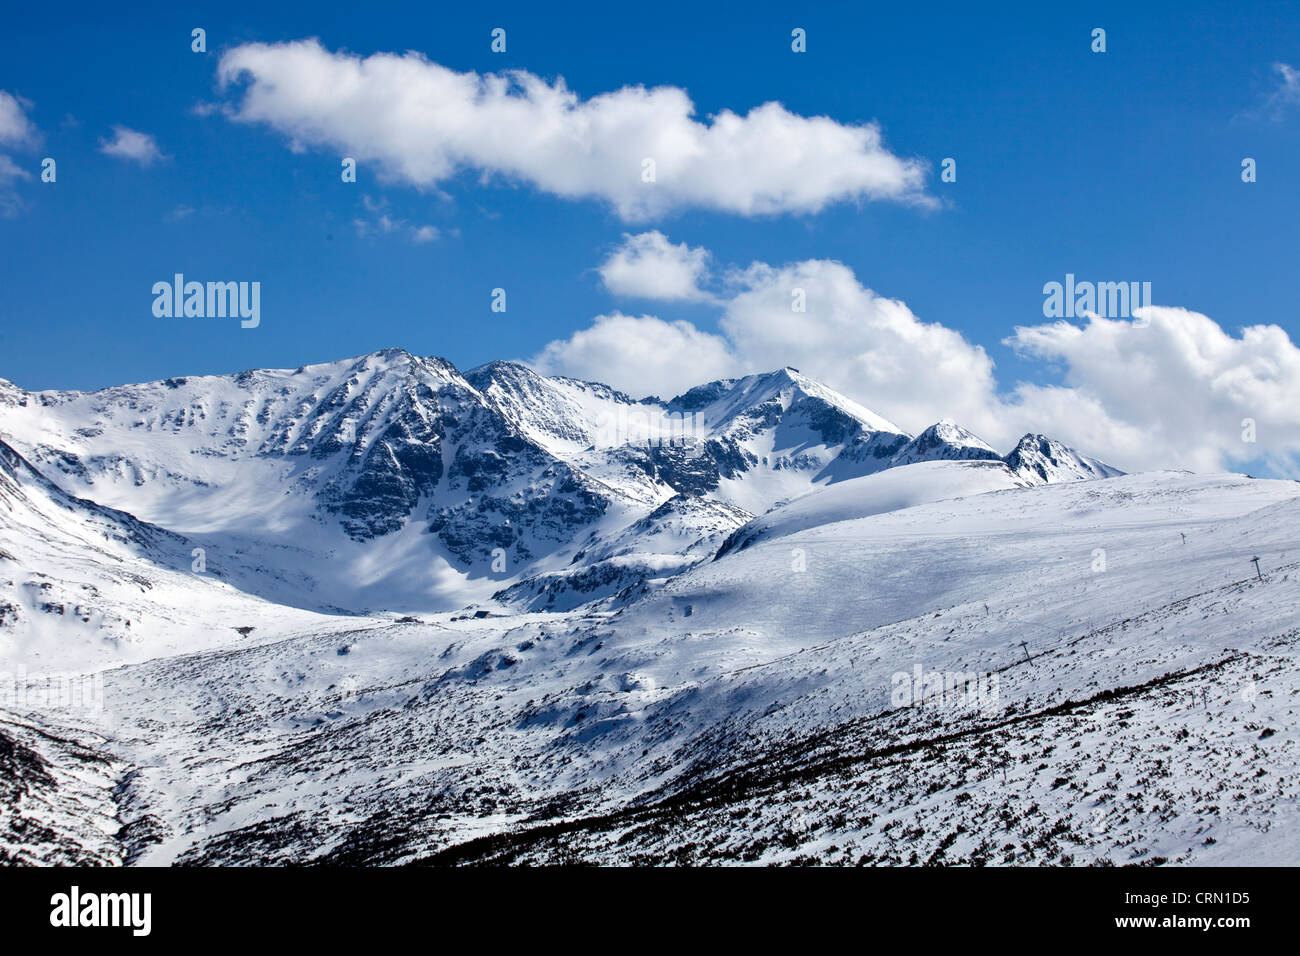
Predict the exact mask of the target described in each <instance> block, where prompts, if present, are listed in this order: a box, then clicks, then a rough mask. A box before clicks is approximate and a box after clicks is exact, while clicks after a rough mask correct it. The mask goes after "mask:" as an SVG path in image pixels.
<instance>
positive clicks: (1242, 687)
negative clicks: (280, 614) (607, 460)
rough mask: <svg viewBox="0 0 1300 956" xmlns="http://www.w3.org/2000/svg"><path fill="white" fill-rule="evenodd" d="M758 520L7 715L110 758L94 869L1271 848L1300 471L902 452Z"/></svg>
mask: <svg viewBox="0 0 1300 956" xmlns="http://www.w3.org/2000/svg"><path fill="white" fill-rule="evenodd" d="M891 483H893V484H894V487H890V484H891ZM849 487H856V488H857V489H859V493H858V494H852V493H850V492H849V491H847V490H844V489H847V488H849ZM909 487H915V488H917V489H919V490H917V491H916V492H915V493H914V494H912V495H911V496H910V497H909V495H908V493H907V489H908V488H909ZM754 527H755V528H756V529H757V530H758V531H759V532H760V533H757V534H756V535H755V536H754V537H753V538H752V540H751V541H750V543H749V545H748V546H747V547H743V548H742V547H735V548H732V549H731V550H729V551H727V552H726V553H723V554H721V555H720V556H719V557H718V558H717V560H706V561H703V562H700V563H696V564H695V565H693V566H691V567H690V568H688V569H686V570H684V571H682V572H681V573H679V574H677V575H675V576H673V577H671V578H670V579H668V580H667V581H666V583H664V584H663V586H662V587H660V588H657V589H652V590H649V591H647V592H646V593H644V594H643V595H642V596H640V597H635V598H633V599H631V600H630V601H628V602H626V603H624V604H623V605H621V607H620V608H619V609H618V610H614V611H593V610H592V609H590V608H585V609H578V610H576V611H574V612H565V613H550V614H542V613H530V614H517V615H512V616H508V617H505V618H497V617H488V618H484V619H471V620H466V619H463V617H462V616H451V615H438V616H430V617H426V618H424V619H423V620H422V621H410V622H405V623H390V624H387V625H384V626H368V627H365V628H357V629H355V630H354V631H351V632H348V633H337V632H336V633H332V634H324V633H321V634H314V635H313V634H302V635H298V636H293V637H289V638H287V639H285V640H281V641H277V642H273V643H271V642H265V643H260V644H257V645H255V646H246V647H234V648H226V649H224V650H221V651H204V652H200V653H196V654H192V655H187V656H184V657H176V658H169V659H158V660H154V661H151V662H146V663H141V664H136V665H132V666H129V667H123V668H119V669H116V670H113V671H109V672H107V673H106V674H105V675H104V681H105V687H104V699H105V701H106V712H105V713H104V714H99V715H96V714H76V713H40V714H30V713H22V714H11V715H10V716H9V717H6V718H3V719H5V720H8V721H9V722H10V723H11V724H12V723H19V722H22V723H31V722H34V721H50V722H57V723H56V725H57V726H58V728H59V734H60V736H61V737H63V738H64V739H67V740H69V741H73V742H75V743H77V744H78V745H79V746H83V747H85V748H86V752H89V753H92V754H98V755H100V756H101V757H102V759H103V760H104V761H106V765H107V766H111V767H112V768H113V769H112V771H111V773H110V774H108V776H110V777H112V778H113V779H114V780H115V781H116V783H115V786H114V787H113V788H112V790H111V791H108V790H107V789H106V787H107V785H106V784H105V790H104V792H106V793H109V794H110V795H109V797H108V799H111V800H112V801H113V803H114V804H115V806H116V810H117V815H118V819H119V820H120V821H121V822H122V823H123V824H124V826H125V829H124V830H123V831H122V835H121V836H120V837H117V838H115V842H116V844H117V845H116V846H108V847H100V848H99V849H98V850H95V852H97V853H99V854H101V855H106V856H112V855H113V854H114V853H116V854H118V855H120V857H121V858H122V859H126V860H131V861H134V862H138V863H170V862H186V863H257V862H289V861H299V862H301V861H315V862H325V863H339V864H358V863H401V862H415V861H424V862H433V863H481V862H493V863H502V862H547V863H556V862H563V861H570V862H571V861H590V862H643V863H649V862H654V863H671V862H733V863H746V862H748V863H783V862H784V863H789V862H806V861H818V862H836V863H855V862H868V863H887V864H888V863H892V864H902V863H914V864H915V863H927V862H933V863H1019V864H1044V863H1058V864H1059V863H1092V862H1104V863H1113V864H1129V863H1137V864H1154V863H1160V862H1164V861H1169V862H1180V863H1235V864H1242V863H1251V864H1262V863H1279V862H1294V860H1295V858H1296V854H1297V852H1300V810H1297V807H1300V773H1298V772H1297V769H1296V768H1297V767H1298V766H1300V721H1298V720H1297V714H1296V710H1297V709H1296V703H1295V702H1296V700H1297V696H1298V695H1300V667H1297V656H1296V651H1297V646H1296V645H1297V640H1298V639H1300V590H1297V583H1298V581H1300V550H1297V546H1296V541H1297V533H1298V532H1300V484H1297V483H1294V482H1283V481H1256V480H1251V479H1248V478H1244V477H1242V476H1233V475H1217V476H1194V475H1186V474H1179V473H1156V474H1149V475H1135V476H1127V477H1120V478H1115V479H1113V480H1109V481H1095V482H1069V483H1061V484H1048V485H1038V484H1032V485H1029V486H1021V480H1020V479H1018V478H1016V477H1015V476H1011V475H1010V474H1009V470H1003V466H1001V465H998V464H997V463H991V462H990V463H984V462H979V461H974V462H936V463H923V464H919V465H912V466H908V468H904V469H897V470H896V473H895V474H891V473H889V472H885V473H883V474H879V475H875V476H872V477H869V478H863V479H859V481H857V482H855V483H852V484H850V483H844V485H841V486H837V487H831V488H829V489H826V490H824V491H822V492H819V493H817V494H816V495H810V496H808V497H807V498H804V499H801V500H800V501H797V502H793V503H791V504H789V505H786V506H784V507H782V508H779V509H777V510H775V511H773V512H772V513H770V514H768V515H765V516H762V517H761V518H759V519H757V520H756V521H755V522H754ZM617 550H618V549H617V548H616V549H615V552H616V551H617ZM611 556H613V553H611ZM1255 557H1258V559H1259V566H1260V573H1259V574H1258V575H1257V574H1256V571H1255V566H1254V563H1253V562H1252V560H1251V559H1252V558H1255ZM453 617H456V618H457V619H453ZM916 674H920V675H922V680H921V681H920V682H919V684H918V683H916V682H914V677H913V675H916ZM935 674H937V675H939V681H938V691H937V693H936V692H935V688H934V686H933V684H932V681H931V677H932V676H933V675H935ZM948 675H958V676H959V677H960V676H962V675H969V677H970V680H971V681H973V682H974V686H976V687H977V688H979V692H978V693H977V694H975V695H974V696H972V695H971V694H970V693H968V692H967V691H968V690H969V686H970V685H969V683H967V682H965V681H964V678H963V681H962V682H959V683H957V684H953V685H952V686H949V685H950V684H952V682H951V681H947V680H946V678H947V676H948ZM958 691H960V692H958ZM2 706H3V705H0V707H2ZM0 716H2V715H0ZM3 731H4V725H3V724H0V732H3ZM24 739H26V740H27V741H28V742H27V743H26V744H25V746H28V747H31V746H32V743H31V740H30V738H24ZM47 750H49V754H48V759H50V760H53V761H55V762H58V761H62V760H71V759H72V757H70V756H66V755H64V756H61V755H60V754H59V753H57V752H55V751H54V749H53V748H48V747H47ZM79 753H80V751H79ZM77 759H84V757H79V758H77ZM41 792H42V794H43V797H42V801H41V802H40V803H39V805H36V804H32V805H30V806H29V805H28V804H25V803H22V802H20V803H19V804H18V805H17V807H16V810H15V811H14V812H16V813H19V814H23V813H27V812H29V810H30V813H31V814H32V816H33V818H34V819H37V818H39V819H41V820H44V821H46V822H47V824H48V823H51V822H52V823H55V824H57V825H58V827H57V829H58V832H60V833H74V832H77V830H78V827H80V826H82V825H83V824H84V820H83V819H82V817H83V816H84V815H86V814H88V813H89V812H90V811H89V810H87V809H83V808H86V807H93V806H96V805H97V804H96V803H95V802H94V801H90V800H83V801H71V800H65V801H60V800H58V799H55V796H54V795H51V793H50V792H49V791H48V788H47V789H46V790H45V791H41ZM87 852H88V853H89V852H90V850H89V849H88V851H87Z"/></svg>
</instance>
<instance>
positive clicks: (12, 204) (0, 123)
mask: <svg viewBox="0 0 1300 956" xmlns="http://www.w3.org/2000/svg"><path fill="white" fill-rule="evenodd" d="M31 106H32V104H31V102H30V101H28V100H25V99H23V98H22V97H19V96H14V95H13V94H12V93H8V92H6V91H5V90H0V145H4V146H9V147H18V148H20V149H21V148H24V147H29V146H32V145H35V144H36V143H37V142H39V141H40V138H41V136H40V132H39V131H38V130H37V129H36V127H35V125H33V123H32V121H31V120H30V119H28V118H27V110H29V109H31ZM31 178H32V174H31V173H29V172H28V171H27V170H25V169H23V168H22V167H21V166H19V165H18V164H17V163H15V162H14V160H13V158H12V157H10V156H8V155H5V154H3V153H0V216H3V217H5V218H8V217H10V216H13V215H16V214H17V212H18V211H19V210H20V209H21V208H22V206H23V203H22V199H21V198H20V197H19V195H18V192H17V190H15V189H14V185H15V184H16V183H17V182H18V180H20V179H31Z"/></svg>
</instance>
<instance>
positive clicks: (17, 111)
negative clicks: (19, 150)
mask: <svg viewBox="0 0 1300 956" xmlns="http://www.w3.org/2000/svg"><path fill="white" fill-rule="evenodd" d="M31 105H32V104H31V103H30V102H29V101H27V100H25V99H22V98H21V97H17V96H14V95H13V94H12V93H8V92H6V91H5V90H0V143H3V144H4V145H6V146H24V145H27V144H29V143H32V142H35V141H36V140H37V139H38V138H39V134H38V133H37V131H36V127H35V126H34V125H33V124H32V121H31V120H30V119H28V118H27V110H29V109H31Z"/></svg>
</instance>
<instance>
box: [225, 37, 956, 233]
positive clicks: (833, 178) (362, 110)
mask: <svg viewBox="0 0 1300 956" xmlns="http://www.w3.org/2000/svg"><path fill="white" fill-rule="evenodd" d="M218 79H219V80H220V82H221V84H222V86H223V88H225V87H227V86H228V85H230V84H235V83H244V84H245V86H244V89H243V96H242V99H241V100H240V101H239V102H238V104H233V105H227V107H226V109H225V113H226V115H227V116H229V117H230V118H232V119H235V120H238V121H243V122H248V123H262V124H266V125H268V126H270V127H271V128H273V129H275V130H278V131H279V132H281V133H282V134H284V135H285V136H287V137H289V139H290V145H291V146H292V147H294V148H305V147H308V146H311V147H321V148H329V149H333V150H335V151H337V152H339V153H341V154H345V155H349V156H353V157H355V158H356V159H358V160H360V161H361V162H370V163H374V164H376V165H377V167H378V168H379V170H380V172H381V173H382V174H383V175H385V176H387V177H390V178H393V179H396V180H400V181H404V182H407V183H410V184H413V185H415V186H419V187H432V186H435V185H436V184H437V183H439V182H442V181H444V180H446V179H448V178H450V177H452V176H454V175H455V174H456V173H457V172H459V171H461V170H473V171H477V172H478V173H479V174H480V175H482V176H492V175H498V176H501V177H504V178H505V179H508V180H511V181H519V182H526V183H530V184H532V185H533V186H535V187H536V188H538V189H540V190H543V191H546V192H549V193H553V194H555V195H558V196H562V197H565V198H569V199H596V200H602V201H604V202H607V203H609V204H610V205H611V206H612V207H613V208H614V209H615V210H616V211H617V213H618V214H619V215H620V216H622V217H623V218H624V219H628V220H643V219H647V218H650V217H653V216H656V215H662V214H664V213H667V212H670V211H673V210H677V209H683V208H690V207H694V208H704V209H714V210H720V211H724V212H730V213H736V214H740V215H745V216H753V215H763V214H774V213H806V212H816V211H818V210H820V209H822V208H823V207H825V206H826V205H828V204H830V203H834V202H840V201H845V200H855V201H861V200H877V199H882V200H883V199H887V200H898V201H904V202H916V203H930V202H932V200H931V198H930V197H928V196H927V194H926V193H925V188H924V181H925V171H926V168H925V164H924V163H922V162H920V161H917V160H914V159H903V158H900V157H898V156H896V155H894V154H893V153H891V152H890V151H889V150H888V149H887V148H886V147H885V145H884V142H883V137H882V135H881V130H880V127H879V126H878V125H877V124H875V123H863V124H845V123H839V122H836V121H835V120H833V119H830V118H829V117H825V116H813V117H805V116H799V115H796V114H794V113H791V112H790V111H789V110H787V109H785V107H783V106H782V105H781V104H779V103H775V102H769V103H764V104H762V105H760V106H757V107H755V108H753V109H751V110H750V111H749V112H748V113H745V114H744V115H741V114H738V113H735V112H732V111H731V110H723V111H721V112H720V113H718V114H717V115H716V116H713V117H711V118H707V119H705V120H703V121H702V120H700V119H697V118H696V116H695V105H694V104H693V103H692V102H691V99H690V97H689V96H688V95H687V94H686V91H685V90H682V89H680V88H677V87H671V86H660V87H655V88H653V89H647V88H645V87H643V86H626V87H622V88H621V89H617V90H614V91H612V92H607V93H601V94H599V95H596V96H593V97H590V98H588V99H583V98H582V97H580V96H578V95H577V94H576V93H574V92H572V91H570V90H569V89H568V88H567V86H566V85H565V83H564V81H563V79H557V80H555V81H554V82H548V81H547V80H545V79H543V78H541V77H539V76H536V75H534V74H532V73H528V72H526V71H523V70H513V71H509V72H506V73H499V74H498V73H488V74H478V73H474V72H468V73H458V72H456V71H454V70H450V69H448V68H446V67H444V66H440V65H439V64H437V63H433V62H430V61H429V60H428V59H426V58H425V57H424V56H422V55H421V54H419V53H415V52H408V53H405V54H400V55H399V54H394V53H376V54H374V55H372V56H368V57H361V56H356V55H352V54H348V53H343V52H332V51H329V50H326V49H325V48H324V47H323V46H321V44H320V43H319V41H317V40H314V39H312V40H299V41H294V42H290V43H276V44H266V43H249V44H244V45H241V46H237V47H234V48H233V49H231V50H228V51H227V52H226V53H225V54H224V55H223V56H222V58H221V60H220V63H219V65H218ZM647 159H649V160H653V161H654V181H653V182H647V181H645V170H646V167H645V166H644V165H643V164H644V161H645V160H647Z"/></svg>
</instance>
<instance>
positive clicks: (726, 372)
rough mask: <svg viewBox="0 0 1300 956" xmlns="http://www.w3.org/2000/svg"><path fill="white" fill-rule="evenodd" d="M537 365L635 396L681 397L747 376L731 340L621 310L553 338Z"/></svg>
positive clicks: (683, 324) (535, 361)
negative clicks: (708, 384) (689, 391)
mask: <svg viewBox="0 0 1300 956" xmlns="http://www.w3.org/2000/svg"><path fill="white" fill-rule="evenodd" d="M532 365H533V366H534V367H535V368H537V369H538V371H540V372H542V373H543V374H546V375H568V376H571V377H573V378H581V379H586V380H588V381H593V382H605V383H607V384H609V385H613V386H615V387H617V388H620V389H623V390H624V391H627V392H628V393H630V394H632V395H637V396H642V395H650V394H657V395H660V396H663V397H669V396H673V395H678V394H680V393H681V392H684V391H686V389H688V388H690V387H691V386H693V385H699V384H701V383H702V382H708V381H712V380H714V379H719V378H729V377H731V376H733V375H737V374H741V369H742V363H741V362H739V361H738V360H737V359H736V358H735V356H733V355H732V354H731V352H730V350H729V348H728V345H727V342H726V340H725V339H724V338H723V337H722V336H719V335H714V334H712V333H710V332H703V331H701V330H700V329H697V328H696V327H695V326H694V325H692V324H691V323H689V322H665V321H664V320H663V319H659V318H656V317H655V316H651V315H642V316H639V317H636V316H630V315H624V314H623V313H621V312H615V313H613V314H611V315H600V316H597V317H596V318H595V320H594V321H593V322H592V324H591V326H590V327H589V328H586V329H580V330H579V331H577V332H574V333H573V335H571V336H570V337H569V338H567V339H562V340H559V341H555V342H551V343H550V344H549V345H547V346H546V347H545V348H544V349H543V350H542V351H541V353H540V354H538V355H537V356H536V357H535V358H534V359H533V360H532Z"/></svg>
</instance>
